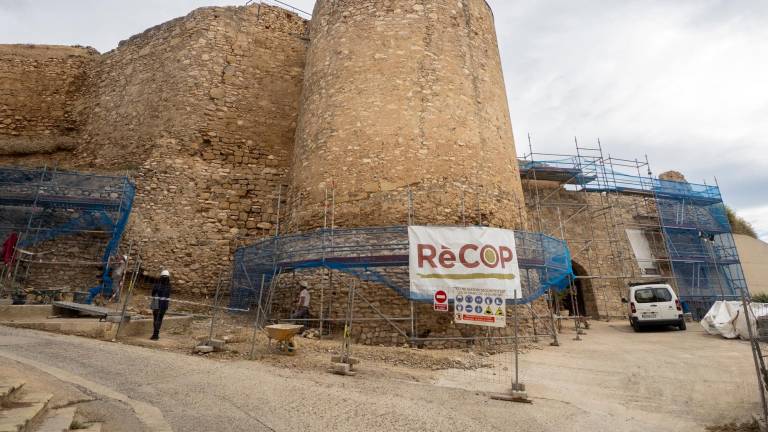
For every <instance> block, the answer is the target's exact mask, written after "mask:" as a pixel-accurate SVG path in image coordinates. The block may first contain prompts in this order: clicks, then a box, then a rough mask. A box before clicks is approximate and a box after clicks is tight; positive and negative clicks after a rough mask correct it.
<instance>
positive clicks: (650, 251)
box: [519, 140, 746, 318]
mask: <svg viewBox="0 0 768 432" xmlns="http://www.w3.org/2000/svg"><path fill="white" fill-rule="evenodd" d="M575 147H576V153H575V154H571V155H565V154H546V153H535V152H534V151H533V146H532V145H531V144H530V140H529V153H528V154H526V155H525V156H524V157H523V158H522V159H521V160H520V161H519V163H520V175H521V178H522V179H523V180H524V182H523V183H524V190H525V192H526V199H527V203H528V207H529V218H530V219H531V221H532V223H533V224H534V226H535V227H536V228H537V229H538V230H539V231H541V232H542V233H544V234H548V235H556V236H559V237H561V238H563V239H564V240H565V241H566V242H567V243H568V247H569V248H570V250H571V256H572V259H573V260H574V263H575V265H574V267H575V270H574V272H575V276H574V280H573V281H572V282H573V284H574V285H577V286H579V287H581V288H584V287H585V286H590V287H591V288H592V289H591V292H592V293H591V294H590V293H588V292H585V291H586V290H583V289H578V290H574V291H577V292H572V297H575V298H572V299H571V304H572V305H571V306H570V309H571V310H570V312H571V313H576V314H577V315H579V314H580V313H587V314H588V315H592V316H599V317H606V318H610V308H609V303H610V302H611V301H614V302H615V301H617V300H619V299H621V298H622V296H623V295H624V293H625V292H626V291H625V287H626V286H627V283H628V282H629V281H630V280H633V281H638V280H639V281H642V278H648V280H650V279H653V280H666V281H668V282H669V283H670V284H671V285H672V286H673V287H675V289H676V290H677V292H678V294H679V296H680V297H681V301H683V302H684V305H685V307H686V311H687V312H691V313H692V314H693V315H694V317H696V318H698V317H700V316H701V315H703V314H704V313H706V310H708V308H709V306H711V304H712V302H713V301H714V300H717V299H721V298H725V299H730V298H733V297H734V296H735V295H738V289H739V288H741V287H744V288H746V285H745V282H744V276H743V273H742V271H741V265H740V263H739V259H738V253H737V252H736V248H735V244H734V242H733V236H732V235H731V228H730V225H728V220H727V217H726V215H725V207H724V205H723V201H722V197H721V196H720V192H719V188H718V187H717V186H708V185H698V184H691V183H687V182H684V181H682V182H680V181H669V180H659V179H656V178H654V177H653V174H652V171H651V169H650V164H649V163H648V159H647V157H646V158H644V160H638V159H634V160H632V159H621V158H615V157H612V156H610V155H605V154H604V152H603V147H602V144H601V143H600V141H599V140H598V142H597V146H596V147H593V148H589V147H584V146H581V145H580V144H579V143H578V141H576V142H575ZM577 263H579V264H582V265H578V264H577ZM583 267H589V271H590V272H591V273H590V274H586V273H587V272H586V271H584V268H583ZM580 270H581V271H580ZM612 290H615V291H616V292H615V293H614V294H611V291H612ZM579 292H581V294H580V296H581V297H582V298H578V297H579ZM587 295H594V296H595V298H594V299H593V302H592V303H591V304H585V301H584V298H583V297H585V296H587ZM598 297H600V298H598ZM600 303H602V304H600ZM555 307H557V306H555ZM585 309H586V310H585Z"/></svg>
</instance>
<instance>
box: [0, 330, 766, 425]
mask: <svg viewBox="0 0 768 432" xmlns="http://www.w3.org/2000/svg"><path fill="white" fill-rule="evenodd" d="M207 324H208V322H206V321H202V320H200V321H196V322H195V323H194V324H193V329H192V332H188V333H185V334H176V335H174V334H164V335H163V337H162V338H161V340H160V341H159V342H152V341H149V340H147V339H145V338H129V339H124V340H122V341H121V343H110V342H104V341H98V340H93V339H86V338H79V337H73V336H67V335H57V334H50V333H43V332H38V331H34V330H26V329H17V328H8V327H1V326H0V356H2V357H5V358H6V359H7V360H8V361H7V362H4V363H6V364H8V365H9V366H8V368H15V369H16V370H22V371H23V372H24V373H25V374H26V375H27V376H40V377H44V378H41V380H42V381H41V382H42V384H41V385H49V386H53V385H54V384H53V383H52V382H53V381H55V380H62V382H64V383H65V384H66V386H68V387H66V386H65V387H63V388H71V389H72V392H74V393H73V394H74V395H73V396H70V398H74V399H78V400H79V399H83V400H86V399H89V401H88V402H87V403H90V404H92V405H91V406H93V407H94V408H93V409H91V411H90V412H89V417H90V418H91V419H93V420H101V421H104V428H103V430H105V431H110V430H112V431H122V430H140V427H143V428H144V430H162V427H160V426H158V425H159V424H163V423H164V424H166V425H167V427H168V428H169V429H172V430H179V431H181V430H184V431H198V430H199V431H208V430H228V431H260V430H274V431H288V430H318V431H325V430H337V431H360V430H365V431H379V430H380V431H393V430H402V431H412V430H425V431H432V430H440V431H451V430H477V431H486V430H487V431H492V430H493V431H499V430H503V431H562V430H568V431H612V432H614V431H648V430H654V431H704V430H705V429H706V428H707V427H717V429H716V430H718V431H737V430H739V431H742V430H743V431H747V430H752V428H751V427H748V426H739V427H735V426H734V427H731V426H723V425H726V424H729V423H744V422H748V421H749V419H750V418H751V415H752V414H753V413H756V412H757V397H758V396H757V395H758V394H757V390H756V383H755V377H754V367H753V365H752V359H751V352H750V349H749V345H748V344H747V343H745V342H742V341H733V340H725V339H721V338H719V337H714V336H709V335H707V334H705V333H704V332H703V330H701V329H700V327H698V325H696V324H693V325H690V326H689V330H688V331H686V332H679V331H675V330H672V329H670V330H660V331H648V332H642V333H634V332H632V330H631V328H630V327H629V325H628V324H627V323H626V322H624V321H613V322H609V323H605V322H595V323H593V325H592V328H591V329H590V330H589V331H588V332H587V334H586V335H585V336H584V337H583V340H582V341H574V340H573V337H574V335H575V333H574V332H573V331H572V330H566V331H565V332H564V333H563V334H562V335H561V343H562V345H561V346H560V347H550V346H548V344H547V343H546V341H544V340H542V343H541V345H540V346H536V345H528V346H526V348H525V350H524V352H523V354H522V355H521V357H520V365H521V377H522V379H523V381H524V382H525V384H526V385H527V390H528V393H529V395H530V397H531V399H532V401H533V403H532V404H515V403H509V402H501V401H495V400H491V399H490V398H489V397H488V396H487V392H489V391H495V390H503V389H504V387H505V386H506V385H501V384H500V383H501V382H503V381H505V380H506V379H507V377H508V376H511V375H510V369H509V368H508V366H509V365H507V364H506V362H504V363H505V366H503V367H502V366H500V365H499V362H498V361H494V360H496V359H497V358H499V357H500V356H503V354H493V353H492V351H493V350H491V352H488V350H487V349H473V350H469V349H465V350H429V349H411V348H404V347H400V348H392V347H364V346H357V345H355V346H354V347H353V354H354V355H355V356H356V357H358V358H360V359H361V361H362V363H361V364H360V366H359V369H358V374H357V375H356V376H354V377H342V376H337V375H332V374H329V373H328V372H327V368H328V366H329V365H330V356H331V354H332V353H334V352H337V351H338V348H339V342H338V341H334V340H323V341H319V340H312V339H304V338H301V339H299V350H298V353H297V354H296V355H295V356H283V355H279V354H273V353H270V352H269V351H268V350H267V348H266V340H265V339H264V338H263V336H261V335H260V336H259V337H258V339H257V347H256V360H255V361H251V360H248V359H247V357H248V353H249V351H250V343H249V340H248V336H249V335H248V334H247V331H245V329H241V328H240V327H237V326H234V325H231V324H228V323H227V322H225V320H222V321H220V323H219V325H217V327H216V335H217V336H218V337H225V336H226V337H227V338H228V339H230V343H228V344H227V345H226V347H227V350H226V351H224V352H220V353H213V354H208V355H205V356H202V355H196V354H192V347H193V346H194V345H195V343H196V342H197V341H198V339H200V338H205V335H206V334H207V331H208V329H209V327H208V325H207ZM228 326H230V327H228ZM136 345H139V346H136ZM503 358H510V359H511V356H508V357H503ZM490 368H498V370H492V369H490ZM503 368H506V370H502V369H503ZM8 370H10V369H4V370H3V371H2V372H4V375H7V374H8V373H10V372H7V373H5V372H6V371H8ZM494 374H495V375H494ZM494 376H495V377H496V378H499V377H501V378H502V379H501V380H490V379H488V377H494ZM46 383H47V384H46ZM77 392H80V393H82V395H78V393H77ZM83 395H84V396H83ZM91 400H92V401H91ZM63 403H66V402H63ZM99 407H100V408H101V410H100V412H99V411H98V410H96V408H99ZM121 412H122V413H123V414H130V415H125V416H124V418H126V419H128V420H127V422H128V423H130V424H128V425H127V427H128V429H126V428H125V427H126V425H122V424H121V423H120V422H119V421H115V420H111V421H110V418H114V417H115V416H116V413H117V414H119V413H121ZM117 417H120V415H117ZM134 417H135V419H134ZM136 419H137V420H136ZM142 422H143V423H142ZM142 424H143V425H144V426H141V425H142ZM146 424H149V425H152V426H146ZM713 430H714V429H713Z"/></svg>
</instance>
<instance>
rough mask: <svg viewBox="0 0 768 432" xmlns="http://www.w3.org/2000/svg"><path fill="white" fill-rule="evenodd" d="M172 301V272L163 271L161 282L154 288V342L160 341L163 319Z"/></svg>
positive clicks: (152, 305)
mask: <svg viewBox="0 0 768 432" xmlns="http://www.w3.org/2000/svg"><path fill="white" fill-rule="evenodd" d="M170 299H171V272H169V271H168V270H163V271H161V272H160V280H159V281H158V282H156V283H155V284H154V285H153V286H152V304H151V307H152V318H153V319H154V321H153V324H154V326H153V331H152V337H151V338H150V339H152V340H158V339H160V326H161V325H163V317H164V316H165V312H166V311H167V310H168V304H169V303H170V302H169V300H170Z"/></svg>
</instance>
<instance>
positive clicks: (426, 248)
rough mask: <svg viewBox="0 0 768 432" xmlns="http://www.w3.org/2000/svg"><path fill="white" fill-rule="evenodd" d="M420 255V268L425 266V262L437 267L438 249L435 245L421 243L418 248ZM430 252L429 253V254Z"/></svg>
mask: <svg viewBox="0 0 768 432" xmlns="http://www.w3.org/2000/svg"><path fill="white" fill-rule="evenodd" d="M416 250H417V253H418V256H419V260H418V262H419V268H424V263H428V264H429V265H430V266H432V268H436V267H437V265H435V256H437V249H435V247H434V246H432V245H428V244H420V245H419V246H418V247H417V248H416ZM428 252H429V254H427V253H428Z"/></svg>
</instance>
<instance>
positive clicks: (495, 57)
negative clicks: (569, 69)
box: [288, 0, 523, 230]
mask: <svg viewBox="0 0 768 432" xmlns="http://www.w3.org/2000/svg"><path fill="white" fill-rule="evenodd" d="M310 34H311V39H312V41H311V44H310V46H309V50H308V53H307V68H306V71H305V79H304V90H303V93H302V102H301V108H300V109H301V111H300V115H299V124H298V129H297V133H296V149H295V154H294V158H293V170H292V173H291V179H292V180H291V194H290V210H289V211H290V213H289V215H288V223H289V225H290V227H291V228H293V229H297V230H306V229H310V228H316V227H320V226H323V224H324V221H326V222H327V218H326V217H325V214H324V211H323V210H324V208H325V205H324V203H325V202H326V190H328V189H333V190H334V191H335V197H334V198H335V204H336V205H335V214H334V217H335V221H336V222H337V223H338V224H340V225H342V226H360V225H363V226H365V225H392V224H404V223H405V222H406V221H407V220H408V211H407V208H408V206H409V196H408V193H407V191H408V190H409V189H410V190H411V196H412V198H411V199H412V201H413V206H414V207H415V209H414V211H415V212H418V213H419V214H420V215H421V217H420V219H419V220H417V221H416V222H417V223H424V224H457V223H461V222H462V220H461V216H460V215H461V211H460V209H461V207H462V203H461V201H462V197H464V200H465V207H466V208H467V209H471V210H472V211H471V212H470V211H467V212H466V214H467V215H468V216H470V219H471V222H472V223H483V224H487V225H492V226H498V227H506V228H515V227H521V226H522V220H521V219H522V218H523V216H522V212H521V211H520V205H521V204H522V190H521V185H520V181H519V176H518V175H517V170H518V168H517V162H516V154H515V148H514V141H513V137H512V126H511V123H510V119H509V108H508V106H507V99H506V92H505V90H504V82H503V77H502V72H501V63H500V59H499V51H498V46H497V42H496V34H495V30H494V22H493V15H492V12H491V10H490V8H489V7H488V5H487V4H486V3H485V1H483V0H461V1H456V0H450V1H448V0H435V1H426V2H424V1H413V0H377V1H362V0H357V1H354V0H348V1H329V0H328V1H327V0H320V1H318V2H317V3H316V5H315V11H314V14H313V19H312V23H311V31H310ZM463 191H467V192H468V194H467V193H466V192H464V193H463ZM414 194H415V195H416V196H415V197H413V195H414ZM478 201H479V202H478ZM427 209H428V210H427Z"/></svg>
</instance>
